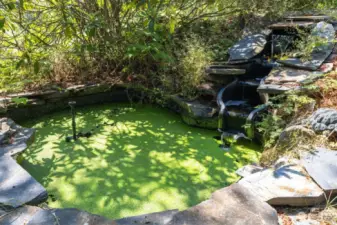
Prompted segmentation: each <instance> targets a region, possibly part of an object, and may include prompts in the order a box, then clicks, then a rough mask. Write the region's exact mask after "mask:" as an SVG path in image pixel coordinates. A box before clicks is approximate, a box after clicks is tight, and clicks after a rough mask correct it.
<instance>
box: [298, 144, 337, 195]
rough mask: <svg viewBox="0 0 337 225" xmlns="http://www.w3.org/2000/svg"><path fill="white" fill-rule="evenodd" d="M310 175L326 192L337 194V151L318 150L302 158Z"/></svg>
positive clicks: (305, 154) (307, 153) (303, 155)
mask: <svg viewBox="0 0 337 225" xmlns="http://www.w3.org/2000/svg"><path fill="white" fill-rule="evenodd" d="M301 162H302V164H303V166H304V167H305V169H306V170H307V172H308V174H309V175H310V176H311V177H312V178H313V179H314V180H315V181H316V183H317V184H318V185H319V186H320V187H321V188H322V189H323V190H324V191H326V192H337V151H332V150H329V149H325V148H317V149H315V150H314V151H313V152H306V153H304V154H302V156H301Z"/></svg>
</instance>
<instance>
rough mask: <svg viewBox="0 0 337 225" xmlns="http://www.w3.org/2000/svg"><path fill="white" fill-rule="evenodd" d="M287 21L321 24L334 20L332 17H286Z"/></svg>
mask: <svg viewBox="0 0 337 225" xmlns="http://www.w3.org/2000/svg"><path fill="white" fill-rule="evenodd" d="M284 19H285V20H291V21H314V22H320V21H327V20H330V19H332V17H331V16H325V15H322V16H314V15H312V16H287V17H284Z"/></svg>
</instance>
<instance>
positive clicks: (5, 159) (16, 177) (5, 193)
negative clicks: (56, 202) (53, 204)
mask: <svg viewBox="0 0 337 225" xmlns="http://www.w3.org/2000/svg"><path fill="white" fill-rule="evenodd" d="M0 184H1V185H0V204H3V205H5V206H11V207H19V206H22V205H24V204H33V205H34V204H38V203H41V202H43V201H45V200H46V199H47V197H48V194H47V191H46V190H45V189H44V187H43V186H42V185H41V184H40V183H38V182H37V181H36V180H35V179H34V178H33V177H32V176H31V175H30V174H29V173H27V172H26V170H24V169H23V168H22V167H21V166H19V165H18V164H17V162H16V161H15V160H14V159H12V157H10V156H7V155H4V156H1V157H0Z"/></svg>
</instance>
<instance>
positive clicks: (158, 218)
mask: <svg viewBox="0 0 337 225" xmlns="http://www.w3.org/2000/svg"><path fill="white" fill-rule="evenodd" d="M177 212H179V211H178V210H177V209H174V210H168V211H164V212H157V213H150V214H145V215H141V216H132V217H127V218H123V219H119V220H115V222H116V223H117V224H118V225H129V224H139V225H142V224H144V225H165V224H167V223H168V222H169V221H170V220H171V219H172V217H173V216H174V215H175V214H176V213H177Z"/></svg>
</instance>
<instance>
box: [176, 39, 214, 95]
mask: <svg viewBox="0 0 337 225" xmlns="http://www.w3.org/2000/svg"><path fill="white" fill-rule="evenodd" d="M185 48H186V49H185V51H184V52H179V53H178V57H177V58H178V59H179V61H178V66H177V73H178V74H179V76H180V78H179V82H180V84H181V87H182V89H181V93H182V94H183V95H184V96H188V97H193V96H195V95H196V90H195V88H196V87H198V86H199V85H200V84H201V83H202V82H203V81H204V74H205V73H204V68H205V67H206V66H207V65H208V64H209V63H210V62H211V59H212V54H211V52H210V50H209V49H207V46H204V45H203V44H202V42H201V41H200V40H198V39H197V38H195V37H194V38H188V39H187V40H186V41H185Z"/></svg>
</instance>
